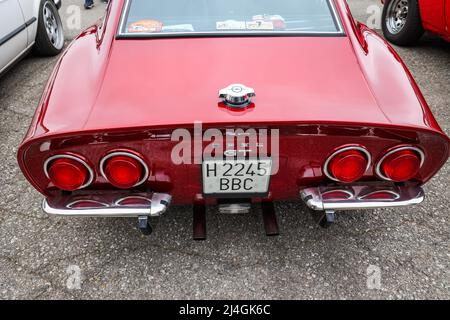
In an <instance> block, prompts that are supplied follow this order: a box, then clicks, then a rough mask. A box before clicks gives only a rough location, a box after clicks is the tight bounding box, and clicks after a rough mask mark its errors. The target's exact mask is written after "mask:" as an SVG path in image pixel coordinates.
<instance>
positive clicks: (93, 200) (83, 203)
mask: <svg viewBox="0 0 450 320" xmlns="http://www.w3.org/2000/svg"><path fill="white" fill-rule="evenodd" d="M171 199H172V197H171V196H170V195H168V194H165V193H150V194H148V193H145V194H142V193H134V194H130V193H127V194H111V195H107V196H105V195H92V196H81V197H70V196H67V197H60V198H58V199H45V200H44V202H43V205H42V208H43V210H44V212H46V213H47V214H49V215H52V216H76V217H123V218H125V217H141V216H149V217H159V216H161V215H162V214H163V213H164V212H165V211H166V210H167V208H168V207H169V205H170V201H171Z"/></svg>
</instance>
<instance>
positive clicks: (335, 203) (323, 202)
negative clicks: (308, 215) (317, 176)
mask: <svg viewBox="0 0 450 320" xmlns="http://www.w3.org/2000/svg"><path fill="white" fill-rule="evenodd" d="M341 189H345V191H346V192H351V193H352V197H350V198H347V199H345V198H343V199H324V197H323V195H324V194H325V193H326V192H330V191H332V190H336V191H340V190H341ZM376 192H380V193H390V194H395V197H392V198H386V199H382V198H381V199H369V198H367V196H368V195H373V194H374V193H376ZM300 196H301V198H302V200H303V201H304V202H305V204H306V205H307V206H308V207H309V208H311V209H313V210H316V211H325V210H335V211H339V210H357V209H375V208H389V207H403V206H409V205H415V204H419V203H421V202H423V200H424V199H425V193H424V191H423V189H422V188H421V187H389V188H379V187H378V188H377V187H371V186H346V187H345V188H339V187H335V188H330V187H316V188H307V189H304V190H302V191H301V192H300Z"/></svg>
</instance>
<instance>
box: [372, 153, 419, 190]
mask: <svg viewBox="0 0 450 320" xmlns="http://www.w3.org/2000/svg"><path fill="white" fill-rule="evenodd" d="M422 161H423V156H422V152H421V151H419V150H418V149H416V148H400V149H397V150H393V151H391V152H388V153H387V154H386V155H385V156H384V157H383V158H382V159H381V161H380V163H379V164H378V166H377V171H378V175H379V176H380V177H382V178H383V179H385V180H391V181H394V182H404V181H407V180H410V179H412V178H414V177H415V176H416V175H417V173H418V172H419V170H420V167H421V166H422Z"/></svg>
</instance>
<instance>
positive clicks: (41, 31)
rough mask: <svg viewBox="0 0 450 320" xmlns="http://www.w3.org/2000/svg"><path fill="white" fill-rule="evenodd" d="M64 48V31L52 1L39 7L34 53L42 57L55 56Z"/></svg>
mask: <svg viewBox="0 0 450 320" xmlns="http://www.w3.org/2000/svg"><path fill="white" fill-rule="evenodd" d="M63 47H64V31H63V25H62V21H61V17H60V16H59V12H58V9H57V8H56V5H55V3H54V2H53V1H52V0H43V1H41V4H40V6H39V17H38V26H37V34H36V43H35V47H34V49H35V51H36V52H37V53H38V54H40V55H43V56H55V55H57V54H59V53H60V52H61V51H62V49H63Z"/></svg>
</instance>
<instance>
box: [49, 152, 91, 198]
mask: <svg viewBox="0 0 450 320" xmlns="http://www.w3.org/2000/svg"><path fill="white" fill-rule="evenodd" d="M57 159H70V160H74V161H77V162H79V163H81V164H82V165H83V166H84V167H85V168H86V169H87V171H88V173H89V178H88V179H87V181H86V183H85V184H83V185H82V186H81V187H79V188H78V189H77V190H80V189H84V188H86V187H88V186H90V185H91V184H92V182H93V181H94V178H95V172H94V169H92V167H91V166H90V165H89V164H88V163H87V162H86V161H85V160H83V158H82V157H80V156H78V155H71V154H58V155H54V156H51V157H50V158H48V159H47V160H45V162H44V173H45V176H46V177H47V179H48V180H50V181H51V179H50V175H49V173H48V167H49V165H50V164H51V163H52V162H53V161H55V160H57Z"/></svg>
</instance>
